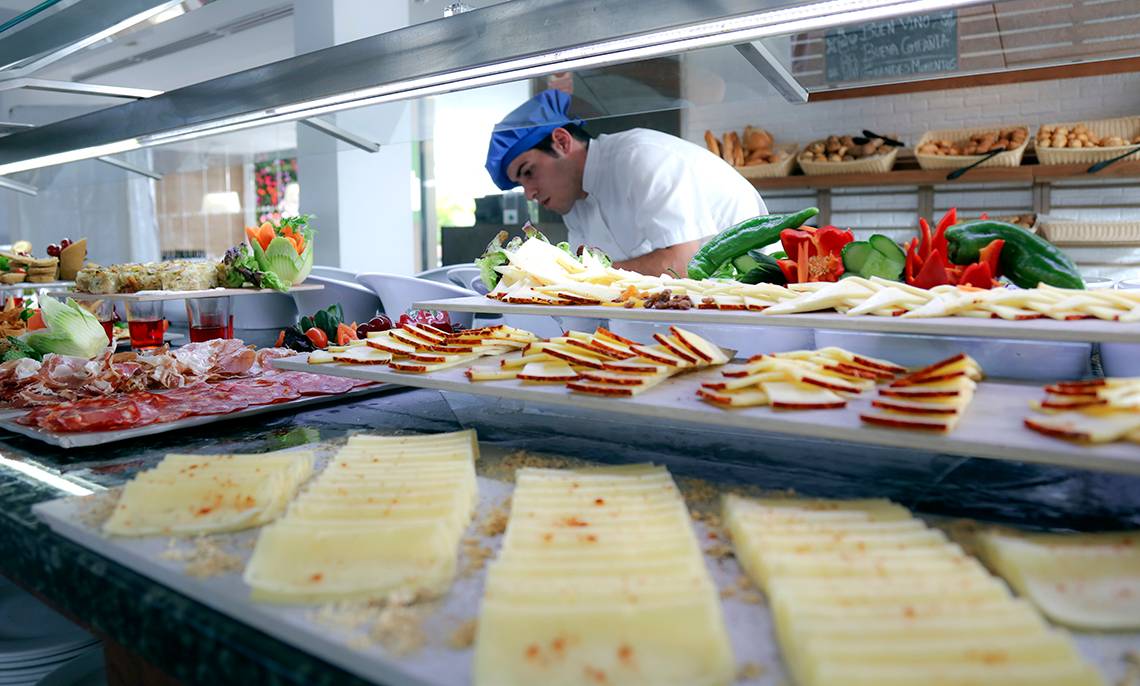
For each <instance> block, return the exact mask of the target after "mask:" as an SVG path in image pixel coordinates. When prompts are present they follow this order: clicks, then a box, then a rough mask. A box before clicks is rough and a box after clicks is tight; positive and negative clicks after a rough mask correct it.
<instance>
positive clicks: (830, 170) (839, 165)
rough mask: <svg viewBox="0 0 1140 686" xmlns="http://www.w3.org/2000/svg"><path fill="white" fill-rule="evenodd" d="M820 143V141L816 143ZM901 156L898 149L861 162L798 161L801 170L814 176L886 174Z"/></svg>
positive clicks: (892, 149)
mask: <svg viewBox="0 0 1140 686" xmlns="http://www.w3.org/2000/svg"><path fill="white" fill-rule="evenodd" d="M816 142H819V141H816ZM898 156H899V149H898V148H891V151H890V152H888V153H887V154H885V155H872V156H871V157H864V158H863V159H859V160H848V161H847V162H808V161H807V160H800V159H797V160H796V161H797V162H799V165H800V169H803V170H804V173H805V174H810V175H812V176H815V175H818V174H885V173H886V172H889V171H890V170H891V169H893V168H894V166H895V158H896V157H898Z"/></svg>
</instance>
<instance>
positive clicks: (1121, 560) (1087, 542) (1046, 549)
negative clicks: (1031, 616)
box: [980, 531, 1140, 631]
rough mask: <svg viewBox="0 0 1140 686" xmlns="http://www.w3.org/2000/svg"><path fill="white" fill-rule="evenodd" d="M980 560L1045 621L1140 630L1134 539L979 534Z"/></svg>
mask: <svg viewBox="0 0 1140 686" xmlns="http://www.w3.org/2000/svg"><path fill="white" fill-rule="evenodd" d="M980 541H981V543H982V550H983V554H984V556H985V558H986V561H987V562H989V564H990V566H992V567H993V568H994V569H995V570H996V571H997V573H998V574H1001V575H1002V576H1003V577H1004V578H1005V580H1006V581H1008V582H1009V583H1010V585H1011V586H1013V588H1014V589H1015V590H1016V591H1017V592H1018V593H1019V594H1021V595H1022V596H1024V597H1026V598H1028V599H1029V600H1030V601H1031V602H1032V603H1033V604H1034V605H1036V606H1037V607H1038V609H1040V610H1041V612H1043V613H1045V615H1046V616H1047V617H1049V619H1051V620H1053V621H1054V622H1057V623H1059V624H1064V625H1065V626H1068V627H1072V628H1074V629H1084V630H1094V631H1123V630H1136V629H1140V533H1138V532H1125V533H1106V534H1017V535H1015V534H1011V533H1006V532H1000V531H988V532H984V533H982V534H981V536H980Z"/></svg>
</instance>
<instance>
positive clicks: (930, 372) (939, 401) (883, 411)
mask: <svg viewBox="0 0 1140 686" xmlns="http://www.w3.org/2000/svg"><path fill="white" fill-rule="evenodd" d="M981 378H982V367H981V365H979V364H978V363H977V362H976V361H974V359H973V358H972V357H970V356H969V355H967V354H965V353H959V354H958V355H954V356H953V357H948V358H946V359H945V360H942V361H940V362H935V363H934V364H932V365H929V366H927V367H923V368H922V369H920V370H918V371H917V372H913V373H911V374H908V375H906V376H904V377H903V378H901V379H898V380H897V381H892V382H891V383H890V385H889V386H887V387H886V388H880V389H879V397H878V398H876V399H875V400H874V401H872V402H871V404H872V405H873V406H875V407H876V408H878V410H879V411H870V412H864V413H863V414H861V415H860V418H861V419H862V420H863V421H864V422H867V423H868V424H875V425H878V426H887V427H891V428H895V429H923V430H927V431H942V432H946V431H950V430H951V429H953V428H954V427H955V426H957V425H958V421H959V420H960V419H961V418H962V414H963V413H964V412H965V411H966V407H967V406H968V405H969V404H970V401H971V400H972V399H973V398H974V390H975V389H976V388H977V387H978V381H980V380H981Z"/></svg>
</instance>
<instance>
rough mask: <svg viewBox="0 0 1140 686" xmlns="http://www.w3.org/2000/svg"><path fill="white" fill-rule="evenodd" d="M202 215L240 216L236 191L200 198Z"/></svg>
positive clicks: (210, 194)
mask: <svg viewBox="0 0 1140 686" xmlns="http://www.w3.org/2000/svg"><path fill="white" fill-rule="evenodd" d="M202 214H241V199H240V198H238V194H237V191H221V192H219V193H207V194H205V195H203V196H202Z"/></svg>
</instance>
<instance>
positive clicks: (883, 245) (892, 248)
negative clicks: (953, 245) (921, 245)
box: [867, 233, 945, 266]
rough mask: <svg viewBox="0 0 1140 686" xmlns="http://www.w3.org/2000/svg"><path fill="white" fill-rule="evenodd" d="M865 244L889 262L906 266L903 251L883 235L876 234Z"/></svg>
mask: <svg viewBox="0 0 1140 686" xmlns="http://www.w3.org/2000/svg"><path fill="white" fill-rule="evenodd" d="M867 242H868V243H870V244H871V247H872V248H874V249H875V250H877V251H879V252H881V253H882V254H883V255H884V256H886V257H887V259H889V260H890V261H892V262H898V263H899V264H900V265H904V266H905V265H906V253H904V252H903V249H902V248H900V247H899V244H898V243H895V242H894V241H892V240H891V239H889V238H887V237H886V236H884V235H883V234H881V233H877V234H875V235H873V236H871V237H870V238H868V239H867ZM943 257H945V255H943Z"/></svg>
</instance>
